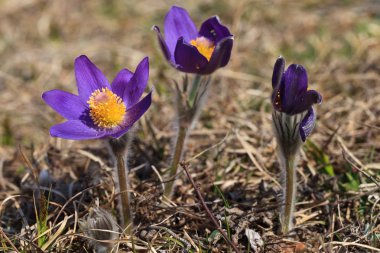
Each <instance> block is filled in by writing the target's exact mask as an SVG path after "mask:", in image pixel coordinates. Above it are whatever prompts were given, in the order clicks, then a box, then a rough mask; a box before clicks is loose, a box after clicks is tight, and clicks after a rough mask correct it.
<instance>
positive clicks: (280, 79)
mask: <svg viewBox="0 0 380 253" xmlns="http://www.w3.org/2000/svg"><path fill="white" fill-rule="evenodd" d="M284 69H285V59H284V58H282V57H279V58H278V59H277V61H276V63H275V65H274V69H273V77H272V87H273V93H272V104H273V107H274V109H275V110H276V111H277V112H279V113H280V114H282V113H284V114H287V115H290V116H293V115H294V116H296V115H302V117H301V118H300V120H301V122H300V124H299V132H300V135H301V138H302V141H305V140H306V137H307V136H309V134H310V133H311V131H312V130H313V128H314V125H315V119H316V116H315V112H314V110H313V107H312V105H313V104H316V103H318V104H319V103H321V102H322V96H321V95H320V94H319V93H318V92H317V91H315V90H308V78H307V72H306V70H305V69H304V67H302V66H301V65H297V64H292V65H290V66H289V67H288V69H287V70H286V71H284ZM277 114H278V113H277ZM294 118H297V117H294ZM296 123H297V122H296ZM297 125H298V124H295V125H294V126H295V127H296V126H297Z"/></svg>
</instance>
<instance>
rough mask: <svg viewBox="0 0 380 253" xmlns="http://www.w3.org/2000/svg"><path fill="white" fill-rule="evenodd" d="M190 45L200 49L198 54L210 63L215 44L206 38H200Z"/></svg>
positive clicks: (192, 41)
mask: <svg viewBox="0 0 380 253" xmlns="http://www.w3.org/2000/svg"><path fill="white" fill-rule="evenodd" d="M190 44H191V45H193V46H195V47H196V48H197V49H198V52H199V53H201V55H203V56H204V57H206V59H207V60H208V61H210V58H211V55H212V53H213V52H214V49H215V45H214V42H212V41H210V40H209V39H207V38H205V37H198V38H196V39H195V40H191V41H190Z"/></svg>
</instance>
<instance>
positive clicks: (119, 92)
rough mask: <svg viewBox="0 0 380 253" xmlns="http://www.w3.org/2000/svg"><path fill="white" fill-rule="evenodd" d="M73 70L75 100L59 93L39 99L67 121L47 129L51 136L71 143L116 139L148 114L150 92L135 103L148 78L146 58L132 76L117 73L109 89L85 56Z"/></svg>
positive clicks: (77, 61)
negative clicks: (75, 82)
mask: <svg viewBox="0 0 380 253" xmlns="http://www.w3.org/2000/svg"><path fill="white" fill-rule="evenodd" d="M74 69H75V76H76V81H77V86H78V96H77V95H74V94H71V93H69V92H66V91H62V90H51V91H47V92H45V93H43V94H42V99H43V100H44V101H45V102H46V103H47V104H48V105H49V106H51V107H52V108H53V109H54V110H55V111H57V112H58V113H59V114H60V115H62V116H63V117H65V118H66V119H67V121H66V122H63V123H61V124H58V125H55V126H53V127H51V128H50V134H51V136H53V137H60V138H64V139H72V140H86V139H99V138H106V137H111V138H119V137H120V136H122V135H123V134H124V133H126V132H127V131H128V130H129V129H130V128H131V127H132V125H133V124H134V123H135V122H136V121H137V120H138V119H139V118H140V117H141V116H142V115H143V114H144V113H145V112H146V111H147V110H148V108H149V106H150V104H151V99H152V92H150V93H149V94H148V95H147V96H145V97H144V98H143V99H141V101H139V100H140V97H141V95H142V94H143V92H144V90H145V88H146V86H147V82H148V77H149V60H148V58H147V57H146V58H144V59H143V60H142V61H141V62H140V64H139V65H138V66H137V68H136V72H135V73H132V72H131V71H129V70H127V69H123V70H121V71H120V72H119V73H118V74H117V76H116V78H115V79H114V80H113V82H112V84H111V85H110V84H109V82H108V80H107V79H106V78H105V76H104V75H103V73H102V72H101V71H100V70H99V69H98V68H97V67H96V66H95V65H94V64H93V63H92V62H91V61H90V60H89V59H88V58H87V56H85V55H82V56H79V57H78V58H76V59H75V63H74Z"/></svg>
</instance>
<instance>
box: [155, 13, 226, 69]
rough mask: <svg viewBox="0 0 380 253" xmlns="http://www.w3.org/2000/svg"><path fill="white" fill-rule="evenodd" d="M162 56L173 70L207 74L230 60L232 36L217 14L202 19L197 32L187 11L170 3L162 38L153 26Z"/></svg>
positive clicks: (158, 30)
mask: <svg viewBox="0 0 380 253" xmlns="http://www.w3.org/2000/svg"><path fill="white" fill-rule="evenodd" d="M153 29H154V30H155V31H156V32H157V36H158V39H159V43H160V46H161V49H162V51H163V53H164V56H165V58H166V59H167V60H168V61H169V63H170V64H171V65H172V66H173V67H175V68H176V69H178V70H180V71H183V72H186V73H196V74H202V75H207V74H211V73H212V72H214V71H215V70H216V69H218V68H221V67H224V66H226V65H227V63H228V61H229V60H230V56H231V50H232V45H233V35H232V34H231V33H230V31H229V30H228V28H227V27H225V26H224V25H222V24H221V23H220V20H219V18H218V17H217V16H214V17H211V18H209V19H207V20H206V21H204V22H203V24H202V25H201V27H200V29H199V31H197V28H196V26H195V24H194V22H193V21H192V20H191V18H190V16H189V14H188V12H187V11H186V10H185V9H183V8H180V7H177V6H173V7H172V8H171V9H170V10H169V12H168V13H167V14H166V17H165V24H164V29H165V30H164V32H165V39H164V38H163V36H162V34H161V32H160V29H159V28H158V27H157V26H154V27H153Z"/></svg>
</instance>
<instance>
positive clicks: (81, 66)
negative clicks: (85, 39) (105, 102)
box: [74, 55, 110, 101]
mask: <svg viewBox="0 0 380 253" xmlns="http://www.w3.org/2000/svg"><path fill="white" fill-rule="evenodd" d="M74 69H75V77H76V80H77V86H78V94H79V97H81V99H82V100H83V101H87V100H88V99H89V97H90V96H91V94H92V92H94V91H95V90H97V89H101V88H108V89H110V85H109V83H108V81H107V79H106V78H105V76H104V75H103V73H102V72H101V71H100V70H99V69H98V68H97V67H96V66H95V64H93V63H92V62H91V61H90V59H88V58H87V56H85V55H81V56H79V57H78V58H76V59H75V63H74Z"/></svg>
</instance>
